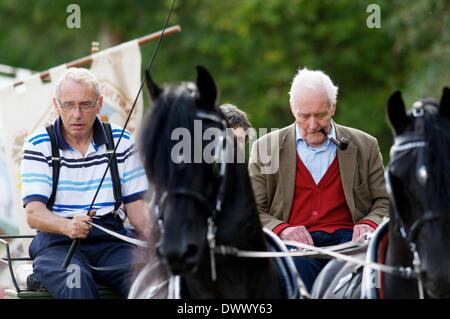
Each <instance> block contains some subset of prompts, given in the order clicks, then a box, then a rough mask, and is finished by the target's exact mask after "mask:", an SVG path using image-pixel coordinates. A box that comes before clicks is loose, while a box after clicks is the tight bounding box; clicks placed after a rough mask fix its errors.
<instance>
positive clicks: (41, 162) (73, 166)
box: [20, 118, 148, 217]
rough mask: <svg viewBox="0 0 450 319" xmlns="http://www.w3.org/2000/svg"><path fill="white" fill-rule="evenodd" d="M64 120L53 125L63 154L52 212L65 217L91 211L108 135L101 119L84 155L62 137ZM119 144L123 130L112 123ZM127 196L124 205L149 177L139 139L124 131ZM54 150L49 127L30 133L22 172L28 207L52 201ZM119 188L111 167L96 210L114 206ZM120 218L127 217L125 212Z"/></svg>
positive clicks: (120, 155) (120, 161) (122, 168)
mask: <svg viewBox="0 0 450 319" xmlns="http://www.w3.org/2000/svg"><path fill="white" fill-rule="evenodd" d="M61 126H62V121H61V118H58V119H56V121H55V123H54V128H55V134H56V141H57V144H58V148H59V153H60V158H61V162H60V174H59V181H58V187H57V191H56V198H55V204H54V205H53V207H52V209H51V210H52V211H53V212H54V213H55V214H57V215H60V216H62V217H73V216H75V215H78V214H86V213H87V211H88V209H89V206H90V204H91V202H92V199H93V198H94V194H95V192H96V190H97V188H98V186H99V184H100V181H101V178H102V176H103V174H104V172H105V169H106V167H107V164H108V157H107V153H106V142H107V139H106V133H105V132H104V129H103V126H102V124H101V122H100V120H99V118H97V119H96V120H95V122H94V125H93V129H94V134H93V140H92V142H91V144H90V146H89V149H88V150H87V152H86V155H85V156H83V155H82V154H81V153H80V152H79V151H78V150H76V149H74V148H72V147H71V146H70V145H69V144H68V143H67V142H66V141H65V140H64V138H63V135H62V132H61ZM111 126H112V132H113V138H114V145H117V142H118V140H119V137H120V133H121V132H122V128H120V127H119V126H117V125H114V124H112V125H111ZM116 157H117V166H118V170H119V177H120V183H121V186H122V197H123V202H124V203H125V204H127V203H131V202H134V201H136V200H138V199H142V198H143V197H144V195H145V193H146V191H147V189H148V183H147V177H146V175H145V171H144V168H143V166H142V163H141V161H140V158H139V154H138V152H137V149H136V145H135V142H134V138H133V136H132V135H131V133H130V132H129V131H127V130H125V132H124V135H123V137H122V139H121V141H120V144H119V147H118V148H117V151H116ZM52 166H53V165H52V149H51V144H50V138H49V136H48V134H47V131H46V129H45V128H40V129H38V130H36V131H35V132H34V133H33V134H31V135H30V136H29V137H28V138H27V139H26V142H25V143H24V147H23V153H22V162H21V166H20V174H21V179H22V199H23V205H24V207H25V205H27V204H28V203H30V202H34V201H37V202H41V203H44V204H47V201H48V199H49V197H50V195H51V192H52V184H53V183H52ZM114 202H115V201H114V192H113V184H112V178H111V173H110V170H109V169H108V173H107V174H106V176H105V179H104V181H103V183H102V187H101V189H100V191H99V193H98V195H97V198H96V200H95V203H94V205H93V209H95V210H97V214H96V216H97V217H100V216H103V215H106V214H108V213H110V212H111V211H113V210H114ZM121 217H124V216H123V215H122V216H121Z"/></svg>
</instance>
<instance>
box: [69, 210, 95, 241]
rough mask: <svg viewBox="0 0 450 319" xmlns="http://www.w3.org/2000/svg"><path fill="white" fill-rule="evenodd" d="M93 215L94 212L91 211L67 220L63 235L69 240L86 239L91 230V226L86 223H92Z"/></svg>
mask: <svg viewBox="0 0 450 319" xmlns="http://www.w3.org/2000/svg"><path fill="white" fill-rule="evenodd" d="M95 214H96V211H95V210H91V211H90V212H89V213H88V214H87V215H84V214H83V215H77V216H75V217H74V218H72V219H68V220H67V224H66V225H65V228H64V234H65V235H67V236H69V237H70V238H71V239H75V238H81V239H84V238H86V237H87V235H88V234H89V232H90V231H91V229H92V226H91V225H89V224H88V222H92V216H94V215H95Z"/></svg>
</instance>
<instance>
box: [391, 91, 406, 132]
mask: <svg viewBox="0 0 450 319" xmlns="http://www.w3.org/2000/svg"><path fill="white" fill-rule="evenodd" d="M387 112H388V119H389V122H390V123H391V126H392V128H393V129H394V132H395V135H399V134H401V133H402V132H403V131H404V130H405V128H406V126H407V125H408V123H409V119H408V116H407V115H406V110H405V103H404V102H403V98H402V94H401V93H400V91H395V92H394V93H393V94H392V95H391V96H390V97H389V100H388V104H387Z"/></svg>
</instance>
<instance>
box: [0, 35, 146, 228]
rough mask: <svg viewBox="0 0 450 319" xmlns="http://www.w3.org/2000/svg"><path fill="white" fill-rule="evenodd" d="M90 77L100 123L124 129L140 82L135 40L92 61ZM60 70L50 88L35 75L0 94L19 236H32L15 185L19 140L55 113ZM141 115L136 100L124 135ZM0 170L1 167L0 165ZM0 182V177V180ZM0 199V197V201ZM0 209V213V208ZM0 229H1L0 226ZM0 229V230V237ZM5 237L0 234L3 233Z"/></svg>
mask: <svg viewBox="0 0 450 319" xmlns="http://www.w3.org/2000/svg"><path fill="white" fill-rule="evenodd" d="M92 60H93V63H92V66H91V69H90V71H91V72H92V73H94V74H95V75H96V76H97V78H98V80H99V84H100V90H101V93H102V95H103V96H104V100H103V101H104V103H103V110H102V114H101V118H102V120H104V121H110V122H113V123H116V124H118V125H122V126H123V124H124V123H125V120H126V118H127V116H128V114H129V111H130V110H131V107H132V104H133V102H134V99H135V97H136V95H137V92H138V90H139V86H140V84H141V83H140V81H141V53H140V50H139V44H138V42H137V40H135V41H130V42H126V43H124V44H121V45H119V46H116V47H113V48H110V49H107V50H105V51H101V52H98V53H96V54H94V55H92ZM65 68H66V67H65V65H62V66H59V67H56V68H53V69H51V70H50V80H51V81H50V82H47V83H44V82H42V81H41V79H40V76H39V74H35V75H33V76H31V77H29V78H28V79H26V80H24V84H23V85H20V86H18V87H16V88H15V87H14V86H13V85H12V84H10V85H8V86H5V87H1V88H0V110H1V112H0V133H1V136H2V137H3V142H4V148H5V154H6V158H7V167H8V173H9V176H8V177H6V178H9V179H10V183H9V185H10V187H11V193H12V196H13V205H14V207H13V210H14V214H12V213H8V215H5V214H3V215H2V213H1V212H0V219H1V216H8V217H6V218H11V217H12V216H13V215H14V216H15V218H16V221H11V220H8V222H10V223H11V222H12V223H13V224H14V223H17V224H18V226H19V227H18V228H19V232H20V233H21V234H30V233H33V232H32V231H31V229H30V228H29V227H28V225H27V223H26V220H25V210H24V209H23V207H22V198H21V192H20V189H21V185H20V160H21V151H22V146H23V143H24V140H25V138H26V137H27V136H28V135H29V134H31V133H32V132H33V131H34V130H36V129H37V128H39V127H43V126H46V125H48V124H50V123H52V122H53V121H54V120H55V118H56V116H57V113H56V111H55V110H54V108H53V105H52V101H51V100H52V97H53V96H54V93H55V88H54V83H55V80H56V79H58V78H59V76H60V75H61V73H62V72H63V71H64V70H65ZM142 114H143V102H142V97H140V98H139V100H138V102H137V105H136V109H135V110H134V112H133V115H132V117H131V120H130V122H129V123H128V125H127V129H128V130H130V131H131V132H134V131H136V130H137V129H138V125H139V124H140V122H141V119H142ZM0 169H1V165H0ZM0 176H1V175H0ZM2 194H5V193H3V191H2ZM0 196H3V195H0ZM0 209H1V208H0ZM0 227H1V223H0ZM1 231H2V229H0V232H1ZM3 231H4V232H5V230H3Z"/></svg>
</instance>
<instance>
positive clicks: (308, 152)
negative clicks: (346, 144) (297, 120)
mask: <svg viewBox="0 0 450 319" xmlns="http://www.w3.org/2000/svg"><path fill="white" fill-rule="evenodd" d="M330 135H331V136H332V137H334V138H336V129H335V125H334V123H333V122H331V134H330ZM295 138H296V141H297V154H298V155H299V156H300V159H301V160H302V162H303V164H305V166H306V168H307V169H308V171H309V173H310V174H311V176H312V178H313V179H314V182H315V183H316V185H317V184H319V181H320V179H321V178H322V177H323V175H325V173H326V171H327V170H328V167H330V165H331V163H333V160H334V158H335V156H336V150H337V147H336V145H334V143H333V142H331V141H330V139H329V138H327V139H326V140H325V142H323V144H322V145H320V146H318V147H311V146H309V145H308V144H306V141H305V140H304V139H303V136H302V134H301V132H300V129H299V127H298V126H297V125H295Z"/></svg>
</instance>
